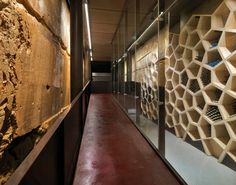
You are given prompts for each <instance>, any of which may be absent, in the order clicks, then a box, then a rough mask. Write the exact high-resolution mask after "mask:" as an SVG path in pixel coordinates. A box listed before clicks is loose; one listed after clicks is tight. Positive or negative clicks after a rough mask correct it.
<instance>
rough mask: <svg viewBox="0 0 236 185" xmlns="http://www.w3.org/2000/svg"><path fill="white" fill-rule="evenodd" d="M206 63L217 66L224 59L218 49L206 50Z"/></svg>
mask: <svg viewBox="0 0 236 185" xmlns="http://www.w3.org/2000/svg"><path fill="white" fill-rule="evenodd" d="M203 61H204V63H207V65H209V66H210V67H215V66H216V65H217V64H219V63H220V62H221V61H222V58H221V56H220V54H219V51H218V50H217V49H214V50H211V51H208V52H206V56H204V59H203Z"/></svg>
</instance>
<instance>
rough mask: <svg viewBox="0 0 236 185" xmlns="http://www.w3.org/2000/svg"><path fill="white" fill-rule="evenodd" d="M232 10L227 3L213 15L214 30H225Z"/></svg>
mask: <svg viewBox="0 0 236 185" xmlns="http://www.w3.org/2000/svg"><path fill="white" fill-rule="evenodd" d="M229 13H230V10H229V9H228V7H227V6H226V4H225V3H222V4H221V5H220V6H219V8H217V10H216V11H215V13H214V14H213V15H212V27H213V28H217V29H218V28H224V26H225V23H226V21H227V19H228V16H229Z"/></svg>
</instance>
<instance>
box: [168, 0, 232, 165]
mask: <svg viewBox="0 0 236 185" xmlns="http://www.w3.org/2000/svg"><path fill="white" fill-rule="evenodd" d="M169 39H170V41H169V46H168V52H167V53H168V57H169V66H167V67H166V80H167V81H166V96H167V97H168V98H166V114H167V116H166V123H167V125H168V126H169V127H170V128H173V129H174V130H175V133H176V136H177V137H182V138H183V139H185V138H187V137H186V136H187V135H188V136H189V137H190V138H191V139H192V140H193V141H201V143H202V145H203V148H204V150H205V153H206V154H207V155H212V156H214V157H216V158H217V159H218V160H219V161H220V162H221V161H223V160H224V158H225V156H226V154H228V155H229V156H230V157H231V158H232V159H233V160H234V161H235V162H236V82H235V81H236V42H235V41H236V1H233V0H224V1H223V2H222V3H221V4H220V5H219V6H218V8H216V10H215V11H214V12H213V13H212V14H209V15H206V14H204V15H192V16H191V17H190V18H189V20H188V22H187V23H186V24H185V25H184V26H183V27H182V28H181V31H180V34H179V35H177V34H172V33H170V37H169Z"/></svg>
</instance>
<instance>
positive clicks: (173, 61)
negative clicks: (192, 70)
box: [170, 55, 176, 68]
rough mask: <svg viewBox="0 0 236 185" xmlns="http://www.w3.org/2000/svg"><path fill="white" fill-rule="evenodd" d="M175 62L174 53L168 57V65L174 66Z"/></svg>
mask: <svg viewBox="0 0 236 185" xmlns="http://www.w3.org/2000/svg"><path fill="white" fill-rule="evenodd" d="M175 63H176V59H175V55H172V56H171V57H170V67H173V68H174V67H175Z"/></svg>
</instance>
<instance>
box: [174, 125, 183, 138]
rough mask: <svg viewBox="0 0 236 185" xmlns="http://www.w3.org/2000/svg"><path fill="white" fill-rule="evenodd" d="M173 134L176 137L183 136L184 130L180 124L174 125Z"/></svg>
mask: <svg viewBox="0 0 236 185" xmlns="http://www.w3.org/2000/svg"><path fill="white" fill-rule="evenodd" d="M175 134H176V136H177V137H183V136H184V134H185V130H184V129H183V127H182V126H181V125H177V126H175Z"/></svg>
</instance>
